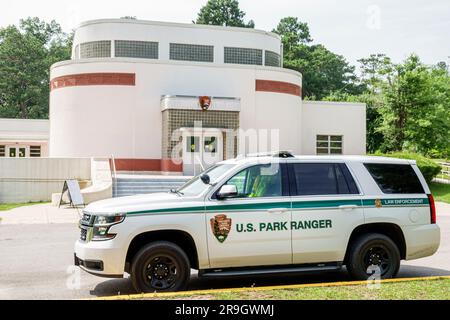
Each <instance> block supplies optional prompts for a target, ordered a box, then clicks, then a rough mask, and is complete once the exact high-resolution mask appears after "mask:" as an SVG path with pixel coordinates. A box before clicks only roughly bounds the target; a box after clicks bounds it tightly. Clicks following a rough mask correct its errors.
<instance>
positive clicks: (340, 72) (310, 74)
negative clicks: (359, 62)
mask: <svg viewBox="0 0 450 320" xmlns="http://www.w3.org/2000/svg"><path fill="white" fill-rule="evenodd" d="M284 67H285V68H288V69H293V70H296V71H299V72H300V73H301V74H302V76H303V78H302V82H303V85H302V86H303V87H302V92H303V96H304V97H305V98H307V99H318V100H320V99H322V98H324V97H326V96H328V95H330V94H332V93H333V92H337V93H349V94H359V93H361V90H360V89H359V87H358V85H357V84H356V82H357V77H356V75H355V73H354V72H355V67H353V66H351V65H349V63H348V62H347V61H346V60H345V58H344V57H343V56H341V55H337V54H335V53H333V52H331V51H330V50H328V49H327V48H325V47H324V46H323V45H320V44H318V45H312V46H308V45H306V44H299V45H297V46H295V47H294V48H293V49H292V51H291V53H288V54H286V55H285V56H284Z"/></svg>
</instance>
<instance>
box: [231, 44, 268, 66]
mask: <svg viewBox="0 0 450 320" xmlns="http://www.w3.org/2000/svg"><path fill="white" fill-rule="evenodd" d="M224 62H225V63H235V64H254V65H259V66H261V65H262V50H260V49H249V48H234V47H225V51H224Z"/></svg>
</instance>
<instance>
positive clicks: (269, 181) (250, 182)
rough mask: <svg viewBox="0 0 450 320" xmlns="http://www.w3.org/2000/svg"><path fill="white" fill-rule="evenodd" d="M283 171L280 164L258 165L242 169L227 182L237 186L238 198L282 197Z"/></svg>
mask: <svg viewBox="0 0 450 320" xmlns="http://www.w3.org/2000/svg"><path fill="white" fill-rule="evenodd" d="M281 171H282V170H281V166H279V165H273V166H270V165H257V166H253V167H249V168H247V169H244V170H242V171H241V172H239V173H238V174H236V175H235V176H234V177H232V178H231V179H230V180H228V182H227V183H226V184H228V185H235V186H236V188H237V191H238V198H259V197H281V196H282V195H283V192H282V188H283V186H282V183H281V180H282V174H281Z"/></svg>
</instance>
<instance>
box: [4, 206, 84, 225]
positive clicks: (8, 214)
mask: <svg viewBox="0 0 450 320" xmlns="http://www.w3.org/2000/svg"><path fill="white" fill-rule="evenodd" d="M81 211H82V209H81V208H79V209H78V210H77V209H72V208H67V209H66V208H65V207H64V206H62V207H61V208H58V207H54V206H52V205H51V204H49V203H45V204H36V205H31V206H24V207H19V208H15V209H12V210H8V211H0V225H4V224H56V223H78V220H80V216H79V214H81ZM78 212H79V214H78Z"/></svg>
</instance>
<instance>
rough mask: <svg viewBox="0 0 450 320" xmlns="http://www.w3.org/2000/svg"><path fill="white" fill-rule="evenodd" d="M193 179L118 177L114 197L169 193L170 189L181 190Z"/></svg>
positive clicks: (140, 176) (177, 177)
mask: <svg viewBox="0 0 450 320" xmlns="http://www.w3.org/2000/svg"><path fill="white" fill-rule="evenodd" d="M189 179H191V177H180V176H176V177H173V176H143V175H135V176H133V175H126V176H119V177H116V179H115V180H114V185H113V195H114V196H115V197H123V196H129V195H135V194H149V193H157V192H168V191H170V189H173V188H179V187H181V186H182V185H183V184H185V183H186V182H187V181H189Z"/></svg>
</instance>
